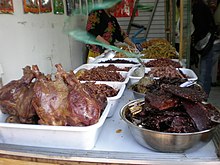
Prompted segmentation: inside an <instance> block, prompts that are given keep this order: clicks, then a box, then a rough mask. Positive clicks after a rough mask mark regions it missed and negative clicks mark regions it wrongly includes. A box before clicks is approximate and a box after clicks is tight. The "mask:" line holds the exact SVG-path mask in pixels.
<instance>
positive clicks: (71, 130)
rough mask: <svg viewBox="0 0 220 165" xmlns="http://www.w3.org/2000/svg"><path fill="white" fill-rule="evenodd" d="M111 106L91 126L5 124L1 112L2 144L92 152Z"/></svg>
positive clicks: (4, 116)
mask: <svg viewBox="0 0 220 165" xmlns="http://www.w3.org/2000/svg"><path fill="white" fill-rule="evenodd" d="M110 107H111V105H110V104H109V103H108V104H107V106H106V108H105V110H104V111H103V113H102V115H101V117H100V119H99V121H98V123H96V124H93V125H91V126H82V127H78V126H48V125H34V124H14V123H5V119H6V118H7V116H8V115H6V114H3V113H2V112H1V111H0V143H7V144H16V145H25V146H36V147H48V148H68V149H84V150H90V149H92V148H93V147H94V145H95V143H96V141H97V139H98V136H99V134H100V132H101V130H102V128H103V124H104V122H105V120H106V117H107V115H108V113H109V110H110Z"/></svg>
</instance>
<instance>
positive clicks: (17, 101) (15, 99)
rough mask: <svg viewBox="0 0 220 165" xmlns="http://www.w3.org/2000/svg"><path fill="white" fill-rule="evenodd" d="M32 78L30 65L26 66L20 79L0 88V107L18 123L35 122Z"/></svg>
mask: <svg viewBox="0 0 220 165" xmlns="http://www.w3.org/2000/svg"><path fill="white" fill-rule="evenodd" d="M34 78H35V76H34V74H33V72H32V70H31V67H30V66H26V67H25V68H23V76H22V78H21V79H19V80H13V81H11V82H9V83H8V84H6V85H4V86H3V87H2V88H1V89H0V109H1V110H2V112H3V113H7V114H9V115H12V116H16V117H17V118H18V119H19V122H20V123H35V121H33V120H34V118H35V116H36V113H35V110H34V108H33V106H32V103H31V102H32V97H33V94H34V93H33V83H32V80H33V79H34Z"/></svg>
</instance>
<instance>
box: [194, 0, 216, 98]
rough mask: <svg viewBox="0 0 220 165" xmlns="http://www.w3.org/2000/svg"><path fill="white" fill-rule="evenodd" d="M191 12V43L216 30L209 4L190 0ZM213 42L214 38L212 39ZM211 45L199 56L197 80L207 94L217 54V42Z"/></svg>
mask: <svg viewBox="0 0 220 165" xmlns="http://www.w3.org/2000/svg"><path fill="white" fill-rule="evenodd" d="M192 14H193V24H194V27H195V31H194V32H193V34H192V37H193V40H192V44H193V45H194V46H195V45H196V43H197V42H198V41H200V40H202V39H203V38H205V37H206V36H207V33H208V32H212V33H213V32H216V25H215V21H214V18H213V13H212V12H211V10H210V8H209V6H208V5H207V4H206V3H205V2H204V1H203V0H192ZM213 42H214V40H213ZM213 45H214V46H213ZM213 45H211V47H210V49H208V51H206V53H203V54H202V55H201V56H200V70H199V72H200V73H199V81H198V83H199V84H200V85H202V87H203V89H204V91H205V92H206V93H207V95H209V93H210V91H211V82H212V66H213V64H214V62H215V60H216V59H218V56H219V50H220V49H219V43H215V42H214V44H213Z"/></svg>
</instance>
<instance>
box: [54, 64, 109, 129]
mask: <svg viewBox="0 0 220 165" xmlns="http://www.w3.org/2000/svg"><path fill="white" fill-rule="evenodd" d="M56 67H57V68H58V70H62V66H61V65H56ZM62 76H63V78H64V80H65V82H66V83H67V84H68V88H69V94H68V115H67V122H68V125H78V126H81V125H86V126H87V125H92V124H95V123H97V122H98V120H99V118H100V115H101V112H102V108H103V104H105V105H106V103H107V98H106V97H105V100H104V101H103V102H102V103H101V102H100V101H98V99H97V98H95V97H94V96H92V95H90V93H89V92H88V91H87V90H86V89H85V88H83V86H82V84H81V83H80V82H79V80H78V79H77V78H76V76H75V74H74V73H73V72H72V71H70V72H69V73H66V72H62Z"/></svg>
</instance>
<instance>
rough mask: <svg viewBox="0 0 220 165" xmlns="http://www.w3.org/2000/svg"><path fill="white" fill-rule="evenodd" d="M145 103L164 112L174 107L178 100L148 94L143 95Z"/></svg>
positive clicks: (166, 96)
mask: <svg viewBox="0 0 220 165" xmlns="http://www.w3.org/2000/svg"><path fill="white" fill-rule="evenodd" d="M145 102H146V103H149V104H150V105H151V106H152V107H153V108H156V109H159V110H165V109H168V108H171V107H175V106H176V105H177V104H178V99H177V98H174V97H172V96H170V95H160V96H158V95H156V94H153V93H150V92H147V93H146V94H145Z"/></svg>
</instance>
